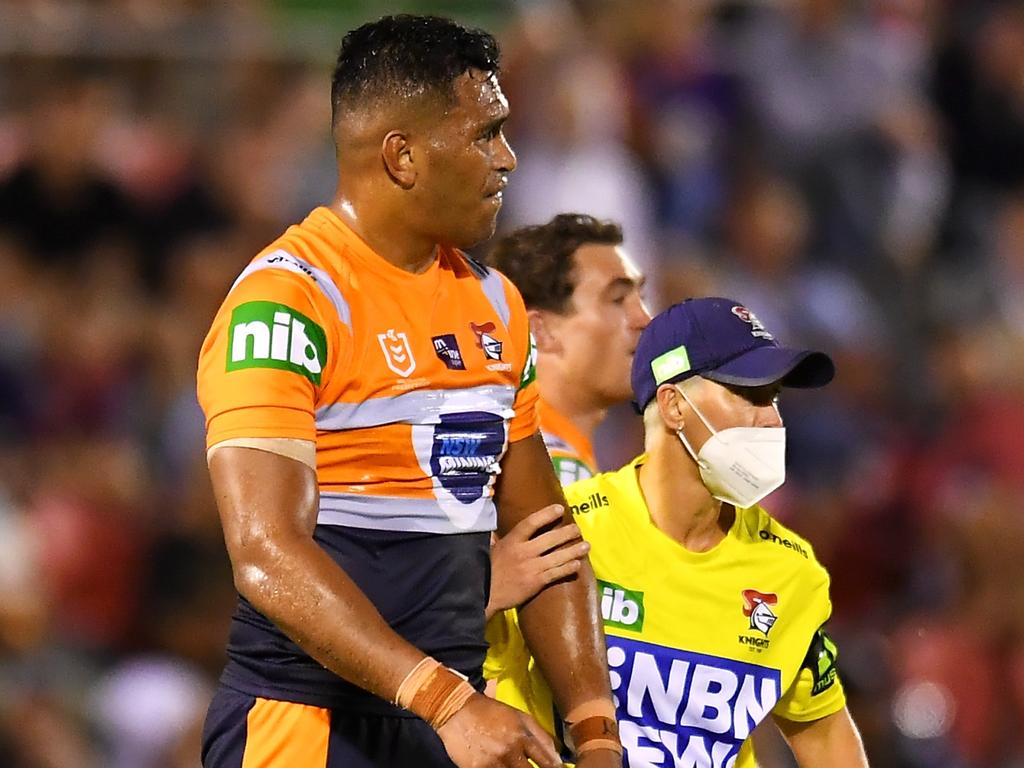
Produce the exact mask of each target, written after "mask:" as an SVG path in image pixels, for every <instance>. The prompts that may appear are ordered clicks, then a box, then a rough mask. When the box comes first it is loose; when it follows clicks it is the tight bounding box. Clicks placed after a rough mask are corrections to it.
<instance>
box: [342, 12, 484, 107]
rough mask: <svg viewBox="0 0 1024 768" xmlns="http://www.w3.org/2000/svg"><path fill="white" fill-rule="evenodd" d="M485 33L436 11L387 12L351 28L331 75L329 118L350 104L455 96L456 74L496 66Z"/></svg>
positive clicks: (352, 105) (448, 98)
mask: <svg viewBox="0 0 1024 768" xmlns="http://www.w3.org/2000/svg"><path fill="white" fill-rule="evenodd" d="M499 56H500V54H499V51H498V43H497V41H495V39H494V37H492V36H491V35H490V34H489V33H487V32H484V31H483V30H478V29H468V28H466V27H463V26H462V25H460V24H458V23H456V22H454V21H452V20H451V19H444V18H441V17H439V16H416V15H410V14H400V15H397V16H385V17H384V18H382V19H378V20H377V21H373V22H370V23H368V24H364V25H363V26H361V27H359V28H357V29H353V30H352V31H351V32H349V33H348V34H347V35H345V39H344V40H343V41H342V43H341V50H340V51H339V52H338V61H337V63H336V64H335V67H334V76H333V77H332V78H331V112H332V116H333V121H334V122H335V123H336V122H337V120H338V118H339V117H340V116H341V115H342V114H344V112H345V111H346V110H348V109H352V108H355V107H359V106H366V105H371V104H373V103H375V102H378V101H380V100H389V99H401V98H411V97H417V96H433V97H439V98H440V99H442V100H444V101H445V103H451V101H452V100H453V99H454V98H455V91H454V80H455V79H456V78H457V77H459V75H461V74H462V73H463V72H466V71H467V70H469V69H479V70H482V71H484V72H497V71H498V59H499Z"/></svg>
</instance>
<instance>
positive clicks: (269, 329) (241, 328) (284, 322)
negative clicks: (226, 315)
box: [227, 301, 327, 384]
mask: <svg viewBox="0 0 1024 768" xmlns="http://www.w3.org/2000/svg"><path fill="white" fill-rule="evenodd" d="M228 338H229V343H228V360H227V370H228V371H239V370H242V369H245V368H276V369H278V370H282V371H291V372H293V373H298V374H299V375H301V376H305V377H306V378H307V379H309V380H310V381H311V382H313V383H314V384H319V383H320V374H321V372H322V371H323V366H324V362H325V361H326V360H327V336H326V335H325V334H324V329H323V328H321V327H320V326H319V325H317V324H316V323H315V322H313V321H312V320H310V319H309V318H308V317H306V316H305V315H304V314H302V313H301V312H299V311H298V310H295V309H292V308H291V307H287V306H285V305H284V304H277V303H275V302H272V301H249V302H246V303H245V304H239V305H238V306H237V307H235V308H234V310H233V311H232V312H231V323H230V328H229V331H228Z"/></svg>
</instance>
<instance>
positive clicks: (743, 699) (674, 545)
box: [485, 298, 867, 768]
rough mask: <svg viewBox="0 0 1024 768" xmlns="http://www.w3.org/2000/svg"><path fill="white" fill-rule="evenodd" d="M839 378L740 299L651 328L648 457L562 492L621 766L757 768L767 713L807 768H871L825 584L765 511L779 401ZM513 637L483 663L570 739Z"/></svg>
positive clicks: (646, 378)
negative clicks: (791, 391)
mask: <svg viewBox="0 0 1024 768" xmlns="http://www.w3.org/2000/svg"><path fill="white" fill-rule="evenodd" d="M833 373H834V368H833V365H832V361H831V360H830V359H829V358H828V357H827V356H826V355H824V354H823V353H820V352H812V351H808V350H794V349H787V348H784V347H781V346H779V345H778V343H777V342H776V341H775V339H774V338H773V337H772V335H771V334H770V333H769V332H768V331H767V329H765V327H764V326H763V325H762V323H761V322H760V321H759V320H758V319H757V317H756V315H754V314H753V313H752V312H750V311H749V310H748V309H747V308H745V307H744V306H742V305H741V304H740V303H738V302H735V301H731V300H728V299H720V298H709V299H692V300H689V301H685V302H682V303H680V304H676V305H674V306H672V307H670V308H669V309H668V310H666V311H665V312H663V313H662V314H660V315H658V316H657V317H655V318H654V320H652V322H651V324H650V325H649V326H648V327H647V329H646V330H645V331H644V333H643V335H642V337H641V339H640V343H639V345H638V347H637V351H636V356H635V359H634V361H633V373H632V383H633V392H634V396H635V401H636V404H637V406H638V408H639V410H640V411H641V412H642V413H643V415H644V431H645V448H646V453H645V454H643V455H642V456H640V457H638V458H637V459H635V460H634V461H633V462H631V463H630V464H628V465H626V466H625V467H624V468H622V469H620V470H618V471H616V472H610V473H606V474H602V475H598V476H596V477H594V478H591V479H589V480H584V481H582V482H579V483H576V484H574V485H573V486H571V487H570V488H568V489H567V492H566V496H567V499H568V501H569V503H570V505H571V506H572V511H573V513H574V516H575V519H576V523H577V525H579V527H580V529H581V531H582V534H583V537H584V538H585V539H586V540H587V541H588V542H589V543H590V545H591V552H590V559H591V563H592V565H593V567H594V571H595V574H596V576H597V579H598V587H599V590H600V592H601V612H602V618H603V619H604V625H605V633H606V637H607V643H608V666H609V671H610V676H611V683H612V691H613V694H614V700H615V707H616V711H615V715H616V718H617V720H618V724H619V729H620V734H621V738H622V744H623V747H624V749H625V760H624V765H628V766H630V767H631V768H639V767H640V766H662V765H665V766H672V765H686V766H693V767H694V768H751V767H752V766H755V765H756V762H755V758H754V754H753V748H752V746H751V743H750V740H749V736H750V733H751V732H752V731H753V730H754V728H755V727H756V726H757V725H758V723H760V722H761V721H762V720H764V719H765V718H767V717H768V715H771V716H772V717H773V719H774V721H775V722H776V723H777V724H778V726H779V728H780V730H781V731H782V733H783V735H784V736H785V738H786V740H787V741H788V743H789V745H790V747H791V749H792V750H793V753H794V755H795V756H796V759H797V761H798V763H799V765H800V766H801V768H832V767H834V766H842V767H843V768H847V767H849V768H864V767H866V766H867V758H866V756H865V754H864V751H863V747H862V745H861V742H860V737H859V735H858V733H857V730H856V727H855V725H854V724H853V721H852V719H851V717H850V715H849V712H848V711H847V709H846V701H845V696H844V694H843V689H842V684H841V682H840V681H839V678H838V676H837V673H836V668H835V660H836V656H837V650H836V646H835V644H834V643H833V642H832V641H831V640H830V639H829V637H828V635H827V633H826V631H825V629H824V624H825V622H826V621H827V620H828V618H829V615H830V614H831V602H830V599H829V594H828V589H829V578H828V574H827V572H826V571H825V569H824V568H823V567H822V566H821V565H820V564H819V563H818V562H817V561H816V559H815V557H814V553H813V550H812V547H811V545H810V544H809V543H808V542H806V541H805V540H804V539H802V538H800V537H799V536H798V535H796V534H795V533H793V532H792V531H789V530H788V529H786V528H785V527H784V526H782V525H781V524H779V523H778V522H777V521H776V520H774V519H773V518H772V517H771V516H770V515H769V514H768V513H767V512H766V511H765V510H764V509H762V508H761V507H760V506H758V502H760V501H761V499H763V498H764V497H765V496H767V495H768V494H769V493H771V491H773V490H775V489H776V488H778V487H779V486H780V485H781V484H782V483H783V481H784V479H785V430H784V428H783V426H782V419H781V416H780V414H779V411H778V408H777V398H778V394H779V392H780V390H781V389H782V388H783V387H819V386H823V385H825V384H827V383H828V382H829V381H830V380H831V378H832V376H833ZM507 630H508V632H509V633H510V637H509V638H508V642H498V643H496V644H494V646H493V647H492V651H491V654H490V656H489V658H488V662H487V664H486V665H485V671H486V673H487V674H488V675H490V676H491V677H495V678H496V679H497V681H498V689H497V690H498V698H499V699H501V700H503V701H505V702H506V703H510V704H513V705H515V706H518V707H520V708H521V709H524V710H526V711H529V712H532V713H533V714H534V716H535V717H536V718H537V719H538V721H539V722H541V724H542V725H543V726H544V727H545V728H547V729H548V730H549V732H551V733H553V734H556V735H561V724H560V722H559V721H558V718H556V714H557V713H555V712H554V708H553V706H552V704H551V698H550V694H548V693H547V689H546V685H545V683H544V680H543V678H542V677H541V676H540V673H539V671H538V670H537V669H536V667H535V666H534V665H533V663H532V660H531V659H530V658H529V656H528V655H526V653H525V650H524V646H523V645H522V644H521V643H520V642H516V641H515V640H516V638H515V626H514V625H511V626H509V627H507Z"/></svg>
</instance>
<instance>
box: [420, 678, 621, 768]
mask: <svg viewBox="0 0 1024 768" xmlns="http://www.w3.org/2000/svg"><path fill="white" fill-rule="evenodd" d="M437 735H438V736H440V737H441V741H442V742H443V743H444V748H445V749H446V750H448V756H449V757H451V759H452V761H453V762H454V763H455V764H456V765H457V766H459V768H489V767H490V766H495V765H497V766H509V768H511V767H512V766H516V767H517V768H519V767H520V766H522V767H525V766H527V765H528V763H527V761H526V758H530V759H531V760H533V761H534V762H535V763H536V764H537V765H538V766H539V767H540V768H562V761H561V760H559V759H558V755H557V753H556V752H555V748H554V746H553V745H552V743H551V737H550V736H548V735H547V734H546V733H545V732H544V730H543V729H542V728H541V727H540V726H539V725H537V723H536V722H535V721H534V720H533V718H532V717H530V716H529V715H527V714H525V713H523V712H520V711H519V710H517V709H513V708H512V707H510V706H507V705H506V704H502V703H501V702H498V701H495V700H494V699H489V698H487V697H486V696H483V695H481V694H475V695H474V696H473V697H472V698H470V699H469V701H467V702H466V704H465V705H464V706H463V707H462V709H460V710H459V711H458V712H456V713H455V714H454V715H452V718H451V719H450V720H449V721H448V722H446V723H445V724H444V725H443V726H441V728H440V729H438V731H437ZM587 765H591V764H590V763H588V764H587ZM592 765H593V768H598V767H599V766H603V765H605V764H604V763H593V764H592ZM608 765H614V764H613V763H608Z"/></svg>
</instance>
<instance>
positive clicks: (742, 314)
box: [732, 304, 775, 341]
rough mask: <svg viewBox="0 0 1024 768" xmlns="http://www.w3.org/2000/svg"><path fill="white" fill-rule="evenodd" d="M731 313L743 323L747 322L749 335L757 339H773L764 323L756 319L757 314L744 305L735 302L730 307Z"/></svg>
mask: <svg viewBox="0 0 1024 768" xmlns="http://www.w3.org/2000/svg"><path fill="white" fill-rule="evenodd" d="M732 313H733V314H734V315H736V317H738V318H739V319H740V320H742V321H743V322H744V323H748V324H749V325H750V333H751V335H753V336H756V337H757V338H759V339H767V340H768V341H774V340H775V337H774V336H772V335H771V334H770V333H769V332H768V331H766V330H765V327H764V323H762V322H761V321H760V320H758V319H757V315H755V314H754V313H753V312H751V311H750V310H749V309H747V308H746V307H741V306H739V305H738V304H737V305H736V306H735V307H733V308H732Z"/></svg>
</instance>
